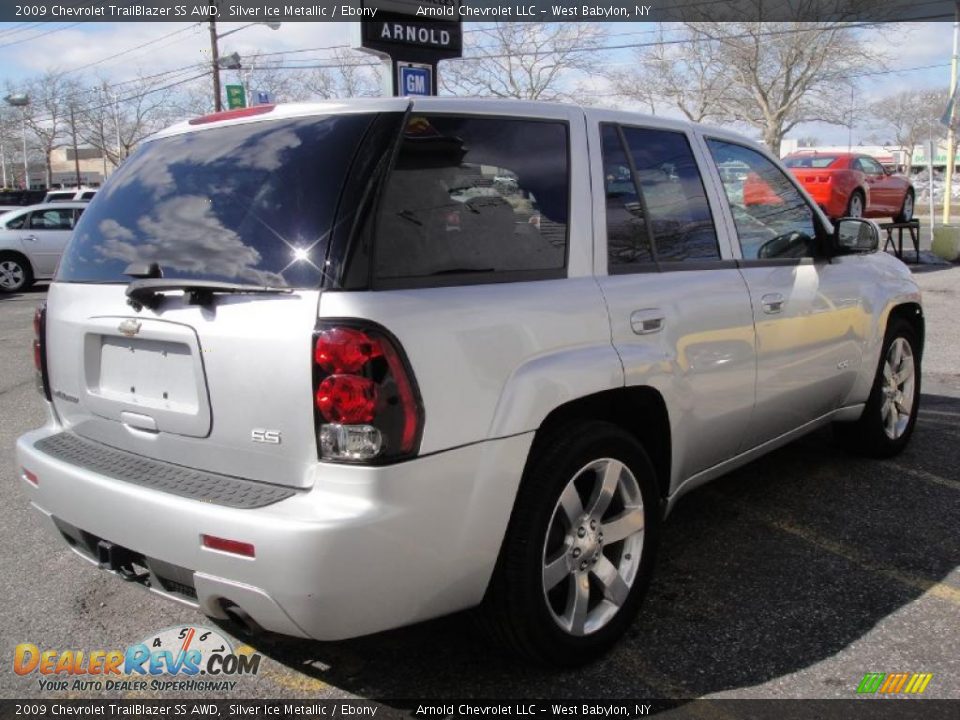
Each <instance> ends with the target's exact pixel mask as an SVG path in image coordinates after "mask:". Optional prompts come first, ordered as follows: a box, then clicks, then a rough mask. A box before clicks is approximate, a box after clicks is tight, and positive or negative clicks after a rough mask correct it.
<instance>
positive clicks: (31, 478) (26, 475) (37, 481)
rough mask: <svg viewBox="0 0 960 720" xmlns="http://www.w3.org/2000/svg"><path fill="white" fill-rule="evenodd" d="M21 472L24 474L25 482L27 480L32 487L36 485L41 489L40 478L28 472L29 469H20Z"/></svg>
mask: <svg viewBox="0 0 960 720" xmlns="http://www.w3.org/2000/svg"><path fill="white" fill-rule="evenodd" d="M20 472H21V473H22V474H23V479H24V480H26V481H27V482H28V483H30V484H31V485H35V486H38V487H39V485H40V478H38V477H37V476H36V475H34V474H33V473H32V472H30V471H29V470H27V469H26V468H24V467H22V468H20Z"/></svg>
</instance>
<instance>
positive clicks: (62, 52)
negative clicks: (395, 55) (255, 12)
mask: <svg viewBox="0 0 960 720" xmlns="http://www.w3.org/2000/svg"><path fill="white" fill-rule="evenodd" d="M246 24H247V23H218V24H217V30H218V33H220V34H221V35H222V34H224V33H227V32H230V31H231V30H235V29H237V28H240V27H243V26H244V25H246ZM14 25H15V24H10V25H8V26H7V28H12V27H13V26H14ZM181 29H182V30H183V31H182V32H180V33H178V34H176V35H173V36H171V37H170V38H167V39H164V40H160V41H159V42H156V43H154V44H151V45H148V46H147V47H143V48H140V49H137V50H134V51H132V52H129V53H125V54H123V55H121V56H120V57H118V58H115V59H113V60H108V61H105V62H103V63H100V64H98V65H95V66H93V67H90V68H88V69H84V70H82V71H81V72H78V73H77V76H78V79H81V80H90V79H91V78H92V77H93V76H94V75H97V74H103V75H105V76H106V77H107V78H108V79H111V80H114V81H120V80H126V79H130V78H133V77H135V76H136V75H137V73H138V72H142V73H144V74H154V73H158V72H162V71H164V70H170V69H173V68H178V67H183V66H185V65H189V64H191V63H209V62H210V34H209V31H208V28H207V24H206V23H95V24H87V25H79V26H76V27H73V28H68V29H66V30H62V31H59V32H56V33H51V34H49V35H47V36H45V37H41V38H38V39H36V40H31V41H29V42H24V43H22V44H18V45H15V46H11V47H8V48H0V66H2V67H4V70H5V73H4V74H5V77H6V78H7V79H9V80H12V81H16V80H17V79H19V78H21V77H24V76H27V75H31V74H35V73H40V72H43V71H45V70H49V69H52V68H57V69H60V70H70V69H71V68H77V67H81V66H84V65H87V64H88V63H92V62H97V61H99V60H102V59H103V58H107V57H110V56H111V55H115V54H117V53H121V52H124V51H126V50H130V49H131V48H134V47H137V46H138V45H142V44H144V43H148V42H151V41H154V40H157V39H158V38H161V37H163V36H164V35H168V34H170V33H172V32H174V31H177V30H181ZM30 35H31V33H29V32H26V33H24V35H23V37H30ZM14 39H17V38H14ZM351 41H352V35H351V24H350V23H307V22H294V23H284V24H283V25H282V26H281V27H280V28H279V29H277V30H271V29H270V28H268V27H266V26H264V25H253V26H250V27H248V28H244V29H243V30H241V31H240V32H237V33H235V34H233V35H230V36H229V37H226V38H223V39H222V40H221V41H220V51H221V53H224V54H229V53H232V52H238V53H240V55H241V57H242V56H243V55H251V54H253V53H257V52H276V51H290V50H300V49H303V48H311V47H325V46H329V45H343V44H346V45H349V44H351ZM2 44H3V43H0V45H2ZM329 54H330V53H329V52H322V51H318V52H317V53H302V54H300V55H301V56H303V57H318V56H324V55H329Z"/></svg>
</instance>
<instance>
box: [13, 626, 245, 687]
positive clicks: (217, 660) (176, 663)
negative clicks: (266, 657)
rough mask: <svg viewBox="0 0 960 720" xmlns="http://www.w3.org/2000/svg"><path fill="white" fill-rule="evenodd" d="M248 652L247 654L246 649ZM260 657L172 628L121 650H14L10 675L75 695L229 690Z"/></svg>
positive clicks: (205, 633)
mask: <svg viewBox="0 0 960 720" xmlns="http://www.w3.org/2000/svg"><path fill="white" fill-rule="evenodd" d="M247 650H249V648H247ZM260 660H261V656H260V655H259V654H257V653H253V652H245V653H243V652H236V651H235V650H234V648H233V645H232V644H231V642H230V641H229V640H228V639H227V638H225V637H224V636H223V635H222V634H220V633H219V632H217V631H216V630H212V629H210V628H205V627H194V626H187V627H172V628H167V629H166V630H161V631H160V632H158V633H154V634H151V635H148V636H147V637H145V638H144V639H143V640H141V641H140V642H138V643H135V644H133V645H130V646H129V647H127V648H126V649H125V650H119V649H115V650H79V649H68V650H41V649H40V648H39V647H37V646H36V645H34V644H33V643H21V644H19V645H17V647H16V649H15V650H14V654H13V671H14V672H15V673H16V674H17V675H21V676H24V677H32V676H38V677H37V682H38V684H39V686H40V689H41V690H43V691H46V692H49V691H56V690H70V691H74V690H80V691H84V690H86V691H110V690H115V691H121V692H128V691H142V690H161V691H171V690H179V691H186V692H196V691H204V690H227V691H229V690H233V689H234V688H235V687H236V685H237V680H235V679H233V678H236V677H239V676H244V675H256V674H257V671H258V670H259V668H260Z"/></svg>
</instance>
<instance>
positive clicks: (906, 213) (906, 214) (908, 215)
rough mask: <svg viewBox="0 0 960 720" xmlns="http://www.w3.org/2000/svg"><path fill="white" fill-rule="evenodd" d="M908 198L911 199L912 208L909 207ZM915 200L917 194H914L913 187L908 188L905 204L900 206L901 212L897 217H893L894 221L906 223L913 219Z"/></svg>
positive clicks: (904, 199)
mask: <svg viewBox="0 0 960 720" xmlns="http://www.w3.org/2000/svg"><path fill="white" fill-rule="evenodd" d="M908 198H909V199H910V209H909V210H908V209H907V199H908ZM915 200H916V198H915V196H914V194H913V190H912V189H910V190H907V193H906V195H904V196H903V204H902V205H901V206H900V213H899V214H898V215H897V216H896V217H894V218H893V221H894V222H898V223H904V222H910V221H911V220H913V211H914V203H915Z"/></svg>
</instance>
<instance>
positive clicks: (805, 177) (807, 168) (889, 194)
mask: <svg viewBox="0 0 960 720" xmlns="http://www.w3.org/2000/svg"><path fill="white" fill-rule="evenodd" d="M783 164H784V165H786V166H787V167H788V168H790V172H792V173H793V175H794V177H796V178H797V179H798V180H799V181H800V182H801V184H802V185H803V187H804V188H805V189H806V191H807V192H808V193H810V195H811V196H812V197H813V199H814V200H815V201H816V202H817V203H818V204H819V205H820V207H822V208H823V209H824V211H825V212H826V213H827V215H828V216H830V217H831V218H839V217H844V216H846V217H870V218H875V217H892V218H893V219H894V220H895V221H896V222H908V221H910V220H912V219H913V209H914V202H915V200H916V192H915V191H914V189H913V183H912V182H910V179H909V178H908V177H906V176H905V175H899V174H895V173H894V172H893V171H891V170H889V169H887V168H885V167H884V166H883V165H881V164H880V163H879V162H877V161H876V160H875V159H873V158H872V157H870V156H869V155H863V154H858V153H813V152H803V151H801V152H796V153H793V154H791V155H787V156H786V157H785V158H784V159H783Z"/></svg>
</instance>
